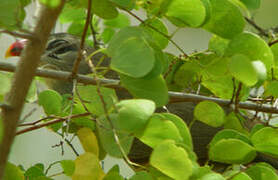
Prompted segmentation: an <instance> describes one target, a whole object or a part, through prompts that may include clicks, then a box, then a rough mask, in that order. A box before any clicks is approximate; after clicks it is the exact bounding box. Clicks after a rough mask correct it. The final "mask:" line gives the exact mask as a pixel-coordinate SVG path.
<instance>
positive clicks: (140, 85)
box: [120, 75, 168, 107]
mask: <svg viewBox="0 0 278 180" xmlns="http://www.w3.org/2000/svg"><path fill="white" fill-rule="evenodd" d="M120 79H121V83H122V85H123V86H124V87H125V88H126V89H127V90H128V91H129V92H130V93H131V94H132V95H133V96H134V97H135V98H141V99H149V100H152V101H154V102H155V105H156V107H161V106H164V105H166V104H167V103H168V89H167V86H166V83H165V81H164V79H163V77H162V76H157V77H154V78H152V79H144V78H131V77H128V76H125V75H120Z"/></svg>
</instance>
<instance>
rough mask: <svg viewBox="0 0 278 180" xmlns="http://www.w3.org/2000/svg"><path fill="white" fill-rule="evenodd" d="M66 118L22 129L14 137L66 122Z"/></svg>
mask: <svg viewBox="0 0 278 180" xmlns="http://www.w3.org/2000/svg"><path fill="white" fill-rule="evenodd" d="M89 115H90V113H83V114H76V115H72V116H70V119H74V118H79V117H84V116H89ZM68 118H69V117H62V118H58V119H55V120H53V121H49V122H46V123H42V124H39V125H34V126H32V127H29V128H26V129H22V130H20V131H18V132H16V135H20V134H23V133H26V132H29V131H34V130H36V129H40V128H42V127H46V126H49V125H52V124H56V123H59V122H63V121H66V120H67V119H68Z"/></svg>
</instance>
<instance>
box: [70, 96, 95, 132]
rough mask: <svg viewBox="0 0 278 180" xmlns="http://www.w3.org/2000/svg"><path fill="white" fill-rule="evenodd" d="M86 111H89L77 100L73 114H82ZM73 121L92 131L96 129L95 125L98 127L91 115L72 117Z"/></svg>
mask: <svg viewBox="0 0 278 180" xmlns="http://www.w3.org/2000/svg"><path fill="white" fill-rule="evenodd" d="M86 112H87V111H86V110H85V109H84V107H83V105H82V104H81V102H79V101H76V103H75V104H74V107H73V110H72V114H82V113H86ZM71 122H72V123H74V124H75V125H77V126H79V127H88V128H90V129H91V130H92V131H94V130H95V127H96V123H95V121H93V120H92V119H91V118H90V117H89V116H84V117H78V118H74V119H71Z"/></svg>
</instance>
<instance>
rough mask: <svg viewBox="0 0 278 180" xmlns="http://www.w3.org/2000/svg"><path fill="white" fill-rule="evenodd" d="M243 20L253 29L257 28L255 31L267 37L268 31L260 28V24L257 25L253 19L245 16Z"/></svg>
mask: <svg viewBox="0 0 278 180" xmlns="http://www.w3.org/2000/svg"><path fill="white" fill-rule="evenodd" d="M245 20H246V21H247V22H248V23H249V24H250V25H251V26H253V27H254V28H255V29H257V31H259V33H260V34H261V35H263V36H265V37H269V36H268V33H267V32H266V30H264V29H263V28H261V27H260V26H258V25H257V24H256V23H255V21H253V20H252V19H249V18H247V17H245Z"/></svg>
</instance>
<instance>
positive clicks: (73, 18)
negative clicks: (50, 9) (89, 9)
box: [59, 6, 86, 24]
mask: <svg viewBox="0 0 278 180" xmlns="http://www.w3.org/2000/svg"><path fill="white" fill-rule="evenodd" d="M85 19H86V13H85V11H84V9H82V8H72V7H71V6H66V7H65V8H64V9H63V11H62V13H61V14H60V16H59V21H60V22H61V23H62V24H63V23H69V22H75V23H77V22H83V21H84V20H85Z"/></svg>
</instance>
